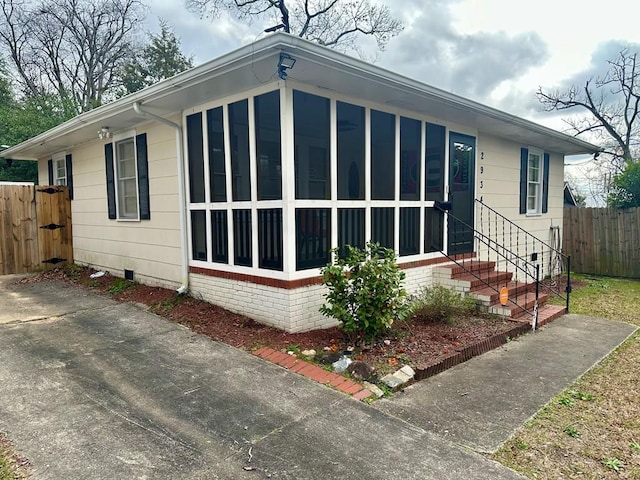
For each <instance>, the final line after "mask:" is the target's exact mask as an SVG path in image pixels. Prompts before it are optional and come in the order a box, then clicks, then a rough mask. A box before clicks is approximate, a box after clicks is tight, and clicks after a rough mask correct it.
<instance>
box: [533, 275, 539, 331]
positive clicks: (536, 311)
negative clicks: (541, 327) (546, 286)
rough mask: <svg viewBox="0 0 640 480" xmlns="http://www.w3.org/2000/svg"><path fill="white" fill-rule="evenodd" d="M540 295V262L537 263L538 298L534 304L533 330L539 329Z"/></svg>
mask: <svg viewBox="0 0 640 480" xmlns="http://www.w3.org/2000/svg"><path fill="white" fill-rule="evenodd" d="M539 295H540V264H539V263H536V299H535V302H534V304H533V322H532V323H533V331H534V332H535V331H536V330H537V329H538V296H539Z"/></svg>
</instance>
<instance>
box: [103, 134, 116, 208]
mask: <svg viewBox="0 0 640 480" xmlns="http://www.w3.org/2000/svg"><path fill="white" fill-rule="evenodd" d="M104 168H105V171H106V174H107V209H108V212H109V218H110V219H114V218H116V185H115V179H114V175H113V143H107V144H105V146H104Z"/></svg>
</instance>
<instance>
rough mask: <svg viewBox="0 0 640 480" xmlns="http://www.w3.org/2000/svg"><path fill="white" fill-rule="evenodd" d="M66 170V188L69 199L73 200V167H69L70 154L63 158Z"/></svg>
mask: <svg viewBox="0 0 640 480" xmlns="http://www.w3.org/2000/svg"><path fill="white" fill-rule="evenodd" d="M64 161H65V167H66V170H67V188H68V189H69V199H70V200H73V165H71V154H70V153H69V154H67V156H66V157H64Z"/></svg>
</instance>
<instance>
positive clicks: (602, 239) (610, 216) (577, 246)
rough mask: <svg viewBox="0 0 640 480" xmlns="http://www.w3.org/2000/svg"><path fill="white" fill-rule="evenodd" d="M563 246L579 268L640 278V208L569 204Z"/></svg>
mask: <svg viewBox="0 0 640 480" xmlns="http://www.w3.org/2000/svg"><path fill="white" fill-rule="evenodd" d="M562 249H563V252H564V253H565V254H567V255H571V270H573V271H575V272H579V273H591V274H595V275H610V276H614V277H629V278H640V208H629V209H624V210H622V209H617V208H573V207H571V208H569V207H568V208H565V209H564V239H563V242H562Z"/></svg>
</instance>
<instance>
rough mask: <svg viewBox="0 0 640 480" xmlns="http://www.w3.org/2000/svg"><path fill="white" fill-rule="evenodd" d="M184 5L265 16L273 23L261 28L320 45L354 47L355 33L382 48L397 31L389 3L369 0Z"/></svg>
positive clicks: (189, 0) (230, 0)
mask: <svg viewBox="0 0 640 480" xmlns="http://www.w3.org/2000/svg"><path fill="white" fill-rule="evenodd" d="M185 2H186V5H187V8H188V9H189V10H191V11H193V12H197V13H199V14H200V15H203V16H208V17H212V18H215V17H217V16H218V15H219V14H220V12H221V11H229V12H231V13H232V14H235V15H236V16H237V17H238V18H240V19H244V20H247V21H249V22H252V21H254V20H257V19H264V17H265V16H266V17H269V18H270V19H271V20H274V21H275V25H274V26H272V27H270V28H268V29H267V30H265V31H266V32H273V31H276V30H282V31H284V32H286V33H291V34H293V35H297V36H299V37H302V38H306V39H309V40H311V41H314V42H317V43H319V44H321V45H326V46H329V47H333V48H338V49H341V50H349V49H356V50H357V47H356V38H357V36H358V35H368V36H371V37H373V38H375V40H376V42H377V44H378V48H380V49H381V50H383V49H384V47H385V46H386V44H387V42H388V41H389V39H390V38H392V37H394V36H396V35H398V34H399V33H400V32H401V31H402V29H403V26H402V22H400V20H397V19H395V18H393V17H392V16H391V12H390V10H389V7H387V6H384V5H376V4H372V2H371V1H370V0H355V1H344V0H185Z"/></svg>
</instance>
